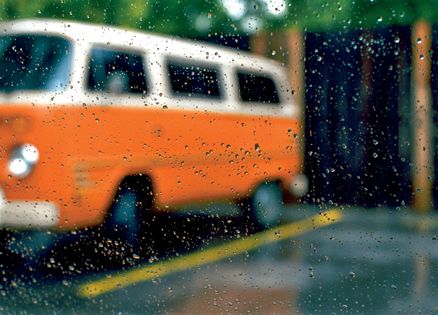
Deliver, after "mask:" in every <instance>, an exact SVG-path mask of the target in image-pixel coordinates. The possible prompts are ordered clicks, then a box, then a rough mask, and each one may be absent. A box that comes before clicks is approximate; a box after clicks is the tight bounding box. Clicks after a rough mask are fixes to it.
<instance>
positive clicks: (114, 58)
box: [87, 48, 147, 94]
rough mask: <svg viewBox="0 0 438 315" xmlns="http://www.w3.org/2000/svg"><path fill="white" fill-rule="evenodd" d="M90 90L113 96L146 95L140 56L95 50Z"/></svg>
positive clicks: (92, 53)
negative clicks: (127, 94)
mask: <svg viewBox="0 0 438 315" xmlns="http://www.w3.org/2000/svg"><path fill="white" fill-rule="evenodd" d="M87 87H88V89H89V90H92V91H101V92H109V93H113V94H122V93H136V94H140V93H143V94H146V93H147V86H146V75H145V71H144V63H143V59H142V56H141V55H140V54H134V53H127V52H123V51H116V50H108V49H103V48H93V49H92V51H91V57H90V61H89V73H88V85H87Z"/></svg>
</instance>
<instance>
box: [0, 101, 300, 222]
mask: <svg viewBox="0 0 438 315" xmlns="http://www.w3.org/2000/svg"><path fill="white" fill-rule="evenodd" d="M26 110H27V112H32V113H33V114H32V115H31V116H32V118H31V120H32V124H31V128H32V129H31V132H29V133H28V136H27V137H23V139H20V140H19V141H21V142H23V141H24V142H26V143H27V142H29V143H32V144H34V145H36V146H37V147H38V148H39V149H40V152H41V160H40V162H39V164H38V165H37V166H36V168H35V171H34V173H32V174H31V175H30V176H29V177H28V178H25V179H21V180H17V179H14V178H12V179H11V178H10V177H8V176H7V175H6V174H1V176H0V185H2V186H3V187H5V193H6V195H7V197H8V198H10V199H22V200H35V199H37V200H50V201H54V202H55V203H56V204H57V206H58V207H59V208H60V210H61V219H60V228H67V229H68V228H74V227H82V226H91V225H95V224H98V223H100V222H101V221H102V220H103V218H104V215H105V212H106V210H107V209H108V207H109V206H110V204H111V202H112V198H113V196H114V194H115V191H116V189H117V187H118V184H119V183H120V181H121V180H122V179H123V178H124V177H125V176H127V175H130V174H139V173H143V174H147V175H148V176H150V177H151V178H152V182H153V186H154V187H153V188H154V190H155V191H154V192H155V200H154V201H155V204H156V205H157V207H158V208H163V207H164V206H166V207H167V206H169V207H171V206H175V205H178V204H182V203H185V202H198V201H199V202H201V201H206V200H212V199H217V198H223V199H235V198H240V197H243V196H247V195H248V193H249V192H250V190H251V189H252V188H254V187H255V186H256V185H257V184H259V183H260V182H262V181H264V180H266V179H275V180H281V181H283V183H284V184H287V183H288V182H289V181H290V179H291V177H292V175H294V174H296V173H298V172H299V169H300V167H301V161H300V160H299V148H298V142H297V141H298V140H297V139H296V135H298V134H299V128H300V126H299V124H298V122H297V121H295V120H293V119H289V118H285V117H273V116H272V117H268V116H255V115H254V116H252V115H237V114H225V113H212V112H199V111H188V110H171V109H162V108H157V107H155V108H153V107H145V108H134V107H117V106H111V107H72V106H70V107H68V106H57V107H52V108H49V109H47V108H42V107H39V108H32V107H27V109H26V108H25V107H22V109H21V111H22V112H23V113H24V112H26ZM13 111H14V112H15V113H17V106H14V107H13ZM23 115H24V114H23ZM16 141H17V139H15V143H17V142H16ZM11 142H12V140H11ZM6 147H7V146H6ZM5 157H6V156H5ZM3 161H5V160H4V159H2V162H1V163H2V164H3V163H5V162H3ZM2 168H3V169H5V166H2ZM27 188H29V189H27Z"/></svg>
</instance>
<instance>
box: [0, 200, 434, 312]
mask: <svg viewBox="0 0 438 315" xmlns="http://www.w3.org/2000/svg"><path fill="white" fill-rule="evenodd" d="M286 210H287V211H286V212H287V220H285V222H284V223H283V224H282V226H280V227H278V228H275V229H272V230H270V231H267V232H258V233H251V234H250V235H247V234H246V228H245V226H243V225H242V223H241V222H239V220H238V219H235V218H232V217H230V218H212V217H206V216H199V215H196V214H192V215H180V216H163V217H161V218H159V219H158V220H157V221H156V222H155V223H156V224H155V228H154V237H153V238H152V239H151V240H150V242H151V244H152V245H151V247H150V248H149V252H148V253H146V254H144V257H138V256H136V255H135V254H134V255H131V254H130V253H125V254H123V255H122V254H120V253H124V251H123V247H121V248H119V249H117V247H115V249H114V246H113V245H114V244H110V245H108V244H105V242H104V240H102V239H100V237H99V236H98V235H97V232H95V231H90V234H91V235H87V236H84V237H81V238H80V239H79V240H76V241H75V242H72V243H71V244H68V245H65V244H63V246H60V247H61V248H58V249H57V250H56V252H54V253H51V254H50V255H49V256H50V257H47V258H46V259H47V264H46V269H45V270H44V273H43V274H38V275H37V276H35V277H33V276H29V274H27V273H26V271H20V272H17V271H13V268H11V266H10V265H8V264H3V270H1V272H2V274H3V275H4V276H5V279H6V278H7V279H8V280H7V281H6V280H5V279H4V280H5V281H3V283H2V285H1V290H0V313H2V314H3V313H12V314H14V313H19V314H243V313H245V314H248V313H249V314H339V313H347V314H420V313H421V314H430V313H438V281H437V280H438V279H437V277H438V236H437V235H438V215H435V214H431V215H426V216H418V215H414V214H412V213H411V212H409V211H408V210H388V209H371V210H370V209H368V210H365V209H356V208H351V207H350V208H342V209H339V210H336V209H335V210H330V209H329V208H327V209H324V211H322V210H321V209H319V208H318V207H315V206H293V207H288V208H287V209H286ZM321 211H322V213H323V214H326V215H325V216H324V215H323V216H321V215H320V214H319V213H320V212H321ZM327 211H328V212H327ZM330 211H331V212H330ZM327 213H328V214H329V215H328V216H327ZM151 237H152V236H151ZM111 246H113V247H112V251H109V250H108V247H111ZM11 273H14V274H15V276H13V277H12V276H11ZM29 273H30V274H32V272H29ZM33 275H35V274H33ZM11 279H12V280H11ZM127 279H129V281H128V280H127ZM93 285H94V287H93ZM105 285H106V286H107V288H109V289H108V290H106V291H105V290H103V291H92V290H90V286H91V288H94V289H95V288H96V287H97V288H103V287H104V286H105ZM93 292H94V293H93Z"/></svg>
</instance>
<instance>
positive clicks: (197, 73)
mask: <svg viewBox="0 0 438 315" xmlns="http://www.w3.org/2000/svg"><path fill="white" fill-rule="evenodd" d="M167 71H168V74H169V80H170V86H171V89H172V92H173V94H174V95H176V96H185V97H192V96H193V97H211V98H220V97H221V92H220V88H219V81H218V71H217V70H216V69H214V68H210V67H203V66H198V65H187V64H179V63H173V62H169V63H168V64H167Z"/></svg>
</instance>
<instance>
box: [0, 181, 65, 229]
mask: <svg viewBox="0 0 438 315" xmlns="http://www.w3.org/2000/svg"><path fill="white" fill-rule="evenodd" d="M58 222H59V209H58V208H57V207H56V206H55V205H54V204H53V203H51V202H44V201H9V200H6V198H5V195H4V193H3V191H2V190H1V189H0V227H1V228H17V229H25V230H31V229H43V228H51V227H55V226H57V225H58Z"/></svg>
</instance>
